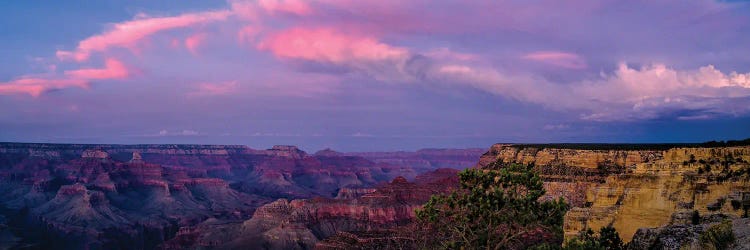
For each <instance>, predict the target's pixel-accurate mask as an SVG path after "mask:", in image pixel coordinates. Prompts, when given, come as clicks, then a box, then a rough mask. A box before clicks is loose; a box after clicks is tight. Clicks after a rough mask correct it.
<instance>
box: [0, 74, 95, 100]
mask: <svg viewBox="0 0 750 250" xmlns="http://www.w3.org/2000/svg"><path fill="white" fill-rule="evenodd" d="M70 87H79V88H84V89H87V88H89V83H88V82H87V81H85V80H81V79H44V78H35V77H24V78H19V79H16V80H13V81H10V82H4V83H0V95H10V94H27V95H31V96H33V97H38V96H39V95H41V94H42V93H44V92H45V91H48V90H53V89H63V88H70Z"/></svg>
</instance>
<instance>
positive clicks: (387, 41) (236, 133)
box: [0, 0, 750, 151]
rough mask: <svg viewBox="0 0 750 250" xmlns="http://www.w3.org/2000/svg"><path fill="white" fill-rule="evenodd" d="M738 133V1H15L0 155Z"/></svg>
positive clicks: (743, 10) (741, 93)
mask: <svg viewBox="0 0 750 250" xmlns="http://www.w3.org/2000/svg"><path fill="white" fill-rule="evenodd" d="M747 137H750V2H744V1H711V0H695V1H683V0H671V1H651V0H649V1H607V0H584V1H572V2H567V1H556V0H550V1H547V0H538V1H528V0H523V1H520V0H519V1H494V0H493V1H482V0H479V1H421V0H418V1H390V0H374V1H362V0H359V1H355V0H353V1H344V0H322V1H299V0H259V1H239V0H237V1H227V2H223V1H193V0H191V1H155V0H137V1H114V0H98V1H84V0H77V1H13V2H4V3H3V4H2V8H0V141H20V142H60V143H128V144H130V143H199V144H243V145H248V146H250V147H253V148H267V147H270V146H272V145H274V144H293V145H298V146H300V147H301V148H303V149H305V150H308V151H315V150H318V149H322V148H327V147H330V148H333V149H336V150H341V151H372V150H414V149H418V148H427V147H431V148H435V147H443V148H444V147H451V148H463V147H481V148H485V147H487V146H489V145H491V144H492V143H496V142H699V141H705V140H726V139H744V138H747Z"/></svg>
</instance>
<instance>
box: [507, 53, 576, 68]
mask: <svg viewBox="0 0 750 250" xmlns="http://www.w3.org/2000/svg"><path fill="white" fill-rule="evenodd" d="M521 58H522V59H525V60H531V61H536V62H540V63H546V64H550V65H554V66H558V67H562V68H566V69H585V68H587V67H588V65H586V60H584V59H583V58H582V57H581V56H579V55H577V54H573V53H568V52H561V51H537V52H533V53H529V54H526V55H524V56H522V57H521Z"/></svg>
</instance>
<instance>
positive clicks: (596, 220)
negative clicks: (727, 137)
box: [479, 144, 750, 241]
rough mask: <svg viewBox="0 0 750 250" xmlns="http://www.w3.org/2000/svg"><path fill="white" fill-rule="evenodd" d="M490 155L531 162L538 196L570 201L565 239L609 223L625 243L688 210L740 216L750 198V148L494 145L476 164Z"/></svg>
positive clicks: (482, 163) (484, 164)
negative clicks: (539, 180) (540, 181)
mask: <svg viewBox="0 0 750 250" xmlns="http://www.w3.org/2000/svg"><path fill="white" fill-rule="evenodd" d="M495 159H497V160H500V161H501V162H504V163H525V164H530V163H534V164H535V169H536V170H538V171H539V172H541V174H542V177H543V178H544V180H545V183H544V187H545V189H546V190H547V194H546V195H545V196H544V197H543V198H542V199H555V198H558V197H564V198H565V199H566V201H568V202H569V203H570V204H571V205H572V209H571V210H570V211H569V212H568V213H567V214H566V217H565V226H564V227H565V232H566V235H567V236H573V235H575V234H577V232H579V231H580V230H583V229H585V228H593V229H598V228H600V227H603V226H607V225H613V226H614V227H615V228H616V229H617V231H618V232H619V233H620V236H621V237H622V238H623V239H624V240H625V241H630V240H631V239H632V238H633V235H634V234H636V232H637V231H638V230H639V229H640V228H654V227H661V226H664V225H668V224H670V223H674V222H675V221H683V222H684V221H686V220H687V219H685V218H681V217H685V216H681V215H684V214H691V213H692V211H698V212H699V213H700V214H701V215H710V214H725V215H730V216H735V217H738V216H740V215H742V213H744V210H743V209H742V204H745V203H747V202H749V201H750V178H748V175H747V170H748V169H750V164H749V163H748V162H749V161H750V147H722V148H672V149H667V150H661V151H658V150H582V149H565V148H530V147H519V146H514V145H507V144H506V145H504V144H498V145H494V146H493V147H492V148H491V149H490V150H489V152H487V153H486V154H484V155H483V156H482V158H481V160H480V163H479V165H480V167H491V166H489V165H488V164H489V163H491V162H492V161H494V160H495ZM500 167H501V166H500ZM707 169H708V170H707ZM731 204H735V205H734V206H732V205H731ZM674 230H682V229H674ZM644 232H645V231H644Z"/></svg>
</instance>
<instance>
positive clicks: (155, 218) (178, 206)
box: [0, 143, 427, 249]
mask: <svg viewBox="0 0 750 250" xmlns="http://www.w3.org/2000/svg"><path fill="white" fill-rule="evenodd" d="M424 171H427V170H426V169H423V168H421V167H420V168H419V169H415V168H412V167H411V166H409V165H394V164H388V163H377V162H374V161H371V160H368V159H365V158H363V157H359V156H352V155H341V154H338V153H335V152H328V153H321V154H316V155H309V154H307V153H305V152H304V151H301V150H299V149H298V148H296V147H294V146H274V147H273V148H271V149H268V150H255V149H251V148H248V147H246V146H232V145H227V146H222V145H79V144H27V143H0V216H5V217H7V218H9V219H8V220H7V223H6V222H2V221H0V240H3V239H8V242H11V240H12V241H14V242H15V241H19V242H20V243H19V244H38V245H36V246H38V247H40V248H45V247H47V248H49V247H53V246H52V245H49V242H55V244H56V245H55V246H54V247H55V248H63V249H66V248H67V249H81V248H138V249H153V248H156V247H157V246H160V245H161V244H163V243H164V242H165V241H167V240H170V239H172V238H174V237H175V236H177V235H180V237H179V238H180V239H186V237H183V236H185V235H191V233H192V232H194V231H195V230H196V228H203V227H210V228H212V230H213V229H216V228H221V227H222V225H223V224H221V223H225V222H241V221H244V220H248V219H250V217H251V216H252V215H253V212H254V211H255V209H256V208H257V207H259V206H261V205H263V204H265V203H268V202H270V201H273V200H276V199H279V198H286V199H300V198H313V197H323V200H326V201H337V200H339V201H338V202H344V201H346V200H354V199H358V198H360V197H362V196H364V195H367V194H370V193H372V192H374V191H372V187H374V186H376V185H379V184H380V183H384V182H387V181H390V180H392V179H394V178H395V177H397V176H405V177H407V179H414V177H415V176H417V175H418V174H419V173H421V172H424ZM337 196H338V197H339V198H338V199H333V198H334V197H337ZM323 200H320V201H321V202H323ZM310 204H317V203H315V202H312V201H311V202H310ZM342 206H343V205H342ZM360 209H365V208H360ZM389 213H393V212H389ZM236 224H238V225H239V224H240V223H236ZM3 225H6V226H3ZM7 228H23V229H24V230H18V231H12V232H11V231H8V230H6V229H7ZM286 229H287V228H284V230H282V229H277V230H281V231H284V232H286V231H289V230H286ZM300 230H302V229H300ZM204 231H205V230H204ZM303 231H304V230H302V231H299V232H300V233H303ZM303 236H304V235H298V236H294V237H303ZM289 237H292V236H289ZM294 237H292V238H294ZM305 237H306V236H305ZM315 237H316V239H315V241H317V239H318V238H317V237H319V235H316V236H315ZM187 238H189V237H187ZM45 242H47V243H45ZM170 242H178V241H170ZM204 243H205V244H206V245H211V244H213V243H211V242H203V243H201V244H204ZM310 244H314V242H313V243H310ZM165 246H167V245H165ZM178 246H180V245H179V244H178ZM178 248H179V247H178Z"/></svg>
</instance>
